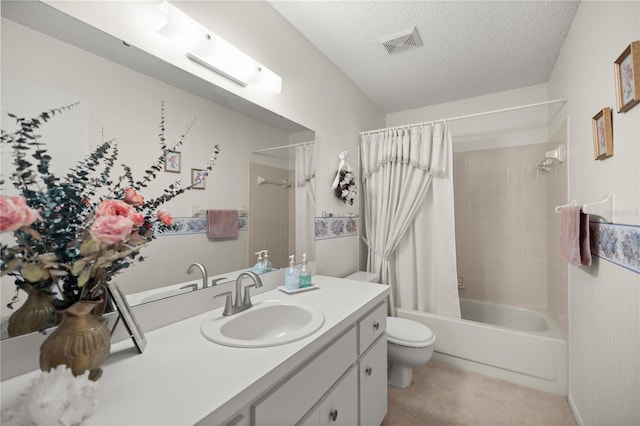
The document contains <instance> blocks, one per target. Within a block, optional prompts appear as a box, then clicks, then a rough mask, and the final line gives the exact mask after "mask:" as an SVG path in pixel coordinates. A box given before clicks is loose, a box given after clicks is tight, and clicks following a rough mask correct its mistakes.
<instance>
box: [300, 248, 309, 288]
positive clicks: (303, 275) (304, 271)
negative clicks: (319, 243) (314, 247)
mask: <svg viewBox="0 0 640 426" xmlns="http://www.w3.org/2000/svg"><path fill="white" fill-rule="evenodd" d="M305 287H311V270H310V268H309V265H307V255H306V254H303V255H302V268H301V269H300V288H305Z"/></svg>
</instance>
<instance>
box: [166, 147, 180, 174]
mask: <svg viewBox="0 0 640 426" xmlns="http://www.w3.org/2000/svg"><path fill="white" fill-rule="evenodd" d="M164 171H165V172H171V173H180V153H179V152H177V151H165V152H164Z"/></svg>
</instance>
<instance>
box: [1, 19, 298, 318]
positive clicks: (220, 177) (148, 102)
mask: <svg viewBox="0 0 640 426" xmlns="http://www.w3.org/2000/svg"><path fill="white" fill-rule="evenodd" d="M26 51H28V52H30V54H29V55H25V53H24V52H26ZM43 64H44V69H43ZM1 76H2V83H1V84H2V115H3V122H2V126H3V129H7V130H9V129H14V128H15V122H14V121H13V120H12V119H10V118H7V116H6V113H7V112H13V113H15V114H18V115H19V116H26V117H31V116H34V115H37V114H38V113H40V112H41V111H44V110H47V109H49V108H53V107H57V106H62V105H67V104H70V103H72V102H75V101H80V102H81V103H80V104H79V105H78V106H76V107H74V108H73V109H72V110H71V111H69V112H65V113H63V114H61V115H58V116H56V117H55V118H54V119H53V120H51V121H50V123H51V124H47V125H45V126H43V128H42V130H43V134H44V136H43V140H44V141H46V142H48V143H50V144H51V146H52V151H51V152H52V156H53V161H52V162H53V164H54V165H58V164H59V163H61V164H62V165H63V167H61V168H58V171H59V172H64V173H66V172H67V171H68V168H69V166H71V165H75V163H76V162H77V161H79V160H81V159H82V158H84V157H85V156H86V155H87V154H88V152H89V150H90V149H93V148H94V147H95V146H96V145H97V144H98V143H100V142H101V140H102V135H101V132H102V130H103V129H104V134H105V139H111V138H115V139H116V141H117V143H118V150H119V154H120V155H119V160H118V162H117V164H120V163H122V162H124V163H126V164H128V165H129V166H131V168H132V170H133V172H134V175H135V176H136V177H140V175H141V173H142V172H143V171H144V170H145V169H146V168H148V167H149V166H150V165H151V164H152V162H153V161H154V160H155V159H156V158H157V157H158V155H159V154H160V151H159V149H158V147H159V145H158V141H159V139H158V133H159V128H158V126H159V123H160V107H161V102H162V101H164V102H165V115H166V124H165V126H166V136H167V142H168V143H169V144H171V143H173V142H175V141H177V140H178V138H179V136H180V135H181V134H182V133H183V132H184V131H185V128H186V126H187V125H189V124H190V123H191V121H192V120H193V119H194V118H196V121H195V123H194V125H193V127H192V129H191V131H190V133H189V135H188V137H187V138H186V140H185V143H184V145H183V146H182V147H180V148H178V151H180V152H181V153H182V160H181V169H182V171H181V173H179V174H176V173H165V172H160V173H159V174H158V178H157V180H156V181H155V182H154V183H153V184H151V185H150V187H149V189H146V190H144V191H142V193H143V195H144V196H145V197H146V198H147V199H148V198H152V197H156V196H158V195H160V194H161V193H162V192H161V191H162V189H163V188H166V187H167V185H169V184H170V183H172V182H175V181H176V180H177V179H181V180H182V182H183V183H185V184H189V183H190V179H191V178H190V170H191V168H192V167H193V168H203V167H204V166H205V165H206V161H207V159H208V157H209V155H210V154H211V152H212V149H213V145H215V144H220V146H221V148H222V152H221V154H220V157H219V159H218V161H217V164H216V165H215V166H214V169H213V171H212V173H211V175H210V176H209V177H208V178H207V181H206V189H205V190H204V191H199V190H195V191H190V192H187V193H185V194H182V195H181V196H179V197H178V198H176V199H174V200H173V201H171V202H169V203H167V204H166V205H165V208H166V209H168V210H169V211H170V212H171V213H172V214H173V215H174V216H176V217H190V216H191V214H192V206H194V205H198V206H199V207H200V208H201V209H209V208H217V209H240V208H241V207H248V203H249V198H248V182H247V179H248V173H249V172H248V161H247V159H248V158H249V157H250V151H251V150H253V149H258V148H264V147H268V146H277V145H286V144H287V143H288V141H289V135H288V134H287V133H284V132H282V131H280V130H277V129H274V128H271V127H268V126H266V125H264V124H263V123H260V122H258V121H255V120H252V119H249V118H247V117H246V116H244V115H242V114H239V113H237V112H234V111H231V110H229V109H226V108H224V107H221V106H219V105H216V104H213V103H211V102H209V101H206V100H204V99H202V98H199V97H197V96H194V95H191V94H189V93H186V92H184V91H181V90H177V89H175V88H174V87H171V86H168V85H166V84H164V83H161V82H159V81H157V80H154V79H151V78H149V77H146V76H144V75H141V74H139V73H136V72H133V71H131V70H129V69H127V68H124V67H122V66H120V65H117V64H114V63H112V62H109V61H106V60H104V59H102V58H99V57H97V56H95V55H93V54H90V53H88V52H86V51H84V50H81V49H78V48H76V47H73V46H70V45H68V44H66V43H63V42H60V41H58V40H55V39H53V38H51V37H48V36H45V35H43V34H41V33H38V32H35V31H33V30H30V29H27V28H25V27H23V26H21V25H18V24H15V23H14V22H12V21H8V20H6V19H3V20H2V73H1ZM2 148H3V151H2V154H3V155H2V163H3V174H4V175H5V177H8V175H9V173H8V171H9V170H12V167H11V166H10V160H11V156H10V154H9V152H8V147H7V146H3V147H2ZM11 191H14V189H13V188H12V187H11V184H10V183H7V184H5V187H4V188H3V193H6V192H11ZM7 237H8V236H7V235H3V240H4V238H7ZM247 241H248V238H247V232H240V233H239V237H238V239H236V240H225V241H224V242H220V241H214V240H208V239H207V238H206V236H205V235H203V234H197V235H186V236H165V237H159V238H157V239H156V240H155V241H153V242H152V243H151V244H150V245H149V246H148V247H146V248H144V249H143V250H142V254H143V255H144V256H146V257H147V260H146V261H145V262H142V263H140V264H138V265H136V266H134V267H131V268H129V269H127V270H125V271H124V272H123V273H122V274H120V275H119V276H118V277H117V281H118V283H119V284H120V285H121V287H122V289H123V290H124V291H125V292H126V293H133V292H136V291H142V290H146V289H149V288H154V287H157V286H163V285H168V284H174V283H176V282H182V281H185V280H188V278H189V277H188V276H187V275H186V268H187V266H188V265H189V264H190V263H192V262H202V263H203V264H204V265H205V266H206V267H207V269H208V271H209V272H210V273H211V274H215V273H216V272H225V271H230V270H237V269H242V268H244V267H247V266H248V263H247V260H248V259H247V252H248V249H247ZM162 265H168V266H169V267H162ZM9 281H11V278H10V277H3V279H2V283H3V285H2V291H3V293H2V298H3V300H9V299H10V298H11V294H12V287H13V286H11V285H5V284H8V283H9ZM2 309H3V310H4V309H5V304H3V305H2Z"/></svg>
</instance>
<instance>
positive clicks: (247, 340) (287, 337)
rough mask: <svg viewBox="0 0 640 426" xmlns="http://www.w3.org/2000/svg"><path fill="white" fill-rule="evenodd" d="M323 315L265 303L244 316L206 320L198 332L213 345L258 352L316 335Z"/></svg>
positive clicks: (292, 305) (294, 306)
mask: <svg viewBox="0 0 640 426" xmlns="http://www.w3.org/2000/svg"><path fill="white" fill-rule="evenodd" d="M322 324H324V314H323V313H322V312H320V311H319V310H317V309H316V308H314V307H312V306H309V305H305V304H303V303H292V302H285V301H280V300H265V301H261V302H258V303H256V304H255V305H253V307H251V308H249V309H247V310H246V311H244V312H240V313H238V314H235V315H231V316H228V317H224V316H222V315H221V314H218V315H216V316H215V317H212V318H208V319H206V320H205V321H204V322H203V323H202V326H201V327H200V330H201V331H202V335H203V336H204V337H206V338H207V339H209V340H211V341H212V342H215V343H219V344H221V345H225V346H234V347H239V348H250V347H251V348H261V347H268V346H278V345H284V344H286V343H291V342H295V341H296V340H300V339H303V338H305V337H307V336H309V335H311V334H313V333H315V332H316V331H317V330H318V329H319V328H320V327H322Z"/></svg>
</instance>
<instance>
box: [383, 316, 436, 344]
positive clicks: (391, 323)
mask: <svg viewBox="0 0 640 426" xmlns="http://www.w3.org/2000/svg"><path fill="white" fill-rule="evenodd" d="M435 340H436V336H435V335H434V334H433V332H432V331H431V330H430V329H429V327H427V326H426V325H424V324H420V323H419V322H416V321H412V320H408V319H405V318H397V317H387V341H389V342H391V343H395V344H396V345H403V346H413V347H416V348H423V347H425V346H430V345H432V344H433V342H434V341H435Z"/></svg>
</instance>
